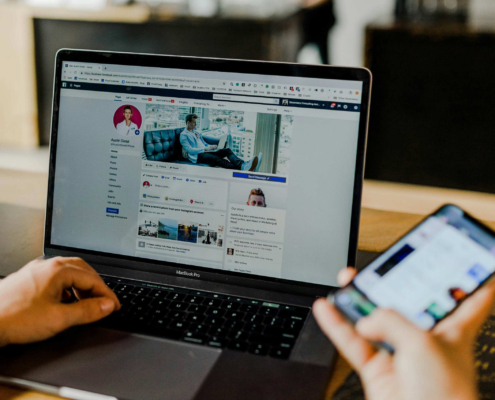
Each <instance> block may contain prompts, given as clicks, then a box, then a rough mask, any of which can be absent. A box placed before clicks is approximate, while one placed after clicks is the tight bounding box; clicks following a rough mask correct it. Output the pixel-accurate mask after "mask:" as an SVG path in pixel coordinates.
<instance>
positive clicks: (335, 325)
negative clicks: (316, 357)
mask: <svg viewBox="0 0 495 400" xmlns="http://www.w3.org/2000/svg"><path fill="white" fill-rule="evenodd" d="M355 274H356V272H355V270H354V269H352V268H348V269H346V270H343V271H341V272H340V273H339V277H338V281H339V284H341V285H342V286H343V285H345V284H347V283H348V282H350V281H351V280H352V278H353V277H354V275H355ZM494 300H495V282H491V283H489V284H487V285H486V286H484V287H482V288H480V289H479V290H478V291H477V292H476V293H474V294H473V295H472V296H470V297H468V298H467V299H466V300H465V301H464V302H463V303H462V304H461V305H460V306H459V308H458V309H457V310H455V312H454V313H452V315H450V316H448V317H447V318H445V319H444V320H442V321H441V322H440V323H438V324H437V325H436V326H435V327H434V328H433V329H432V330H431V331H423V330H421V329H419V328H417V327H416V326H415V325H413V324H412V323H411V322H409V321H408V320H406V319H405V318H404V317H402V316H401V315H399V314H398V313H396V312H394V311H391V310H384V309H375V310H374V311H373V312H372V313H371V315H369V316H368V317H365V318H362V319H361V320H359V321H358V323H357V324H356V326H355V328H354V327H352V326H351V325H350V324H349V323H348V322H347V321H346V320H345V319H344V318H343V317H342V316H341V314H340V313H339V312H338V311H337V309H336V308H335V307H334V306H333V305H331V304H329V303H328V302H327V301H326V300H325V299H319V300H317V301H316V302H315V303H314V305H313V313H314V316H315V318H316V320H317V322H318V324H319V325H320V328H321V329H322V330H323V332H324V333H325V334H326V335H327V336H328V337H329V338H330V339H331V340H332V342H333V343H334V345H335V346H336V347H337V349H338V350H339V351H340V353H341V354H342V356H343V357H344V358H345V359H346V360H347V361H348V362H349V364H350V365H351V366H352V367H353V368H354V369H355V370H356V371H357V373H358V374H359V375H360V377H361V381H362V383H363V388H364V391H365V394H366V398H367V399H368V400H413V399H414V400H416V399H421V400H433V399H434V400H447V399H448V400H457V399H458V400H460V399H462V400H475V399H477V398H478V396H477V388H476V374H475V367H474V354H473V350H474V344H475V340H476V336H477V333H478V331H479V329H480V328H481V326H482V325H483V323H484V321H485V320H486V318H487V317H488V315H489V314H490V311H491V308H492V305H493V302H494ZM370 341H381V342H387V343H389V344H390V345H392V347H393V348H394V349H395V353H394V354H393V355H391V354H389V353H388V352H386V351H384V350H377V349H376V348H375V347H374V346H373V345H372V344H371V343H370Z"/></svg>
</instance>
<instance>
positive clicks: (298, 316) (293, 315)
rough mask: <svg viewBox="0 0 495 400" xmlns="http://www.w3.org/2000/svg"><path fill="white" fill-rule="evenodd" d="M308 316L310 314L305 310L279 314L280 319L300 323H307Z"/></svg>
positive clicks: (287, 311) (285, 311)
mask: <svg viewBox="0 0 495 400" xmlns="http://www.w3.org/2000/svg"><path fill="white" fill-rule="evenodd" d="M307 315H308V312H307V311H303V310H280V311H279V313H278V316H279V317H280V318H290V319H295V320H299V321H305V320H306V317H307Z"/></svg>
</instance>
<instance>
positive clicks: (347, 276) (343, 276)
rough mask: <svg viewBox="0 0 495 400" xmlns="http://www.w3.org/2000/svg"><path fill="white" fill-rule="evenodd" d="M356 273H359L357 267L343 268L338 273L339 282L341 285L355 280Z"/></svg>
mask: <svg viewBox="0 0 495 400" xmlns="http://www.w3.org/2000/svg"><path fill="white" fill-rule="evenodd" d="M356 274H357V271H356V269H355V268H352V267H347V268H344V269H341V270H340V271H339V273H338V275H337V282H338V283H339V285H340V286H345V285H347V284H348V283H349V282H350V281H352V280H353V278H354V277H355V276H356Z"/></svg>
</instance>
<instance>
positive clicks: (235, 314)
mask: <svg viewBox="0 0 495 400" xmlns="http://www.w3.org/2000/svg"><path fill="white" fill-rule="evenodd" d="M244 315H245V314H244V313H242V312H239V311H227V313H226V314H225V318H226V319H231V320H236V321H242V319H243V318H244Z"/></svg>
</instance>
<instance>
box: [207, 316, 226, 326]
mask: <svg viewBox="0 0 495 400" xmlns="http://www.w3.org/2000/svg"><path fill="white" fill-rule="evenodd" d="M224 322H225V319H223V318H218V317H208V318H206V320H205V324H206V325H214V326H222V325H223V324H224Z"/></svg>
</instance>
